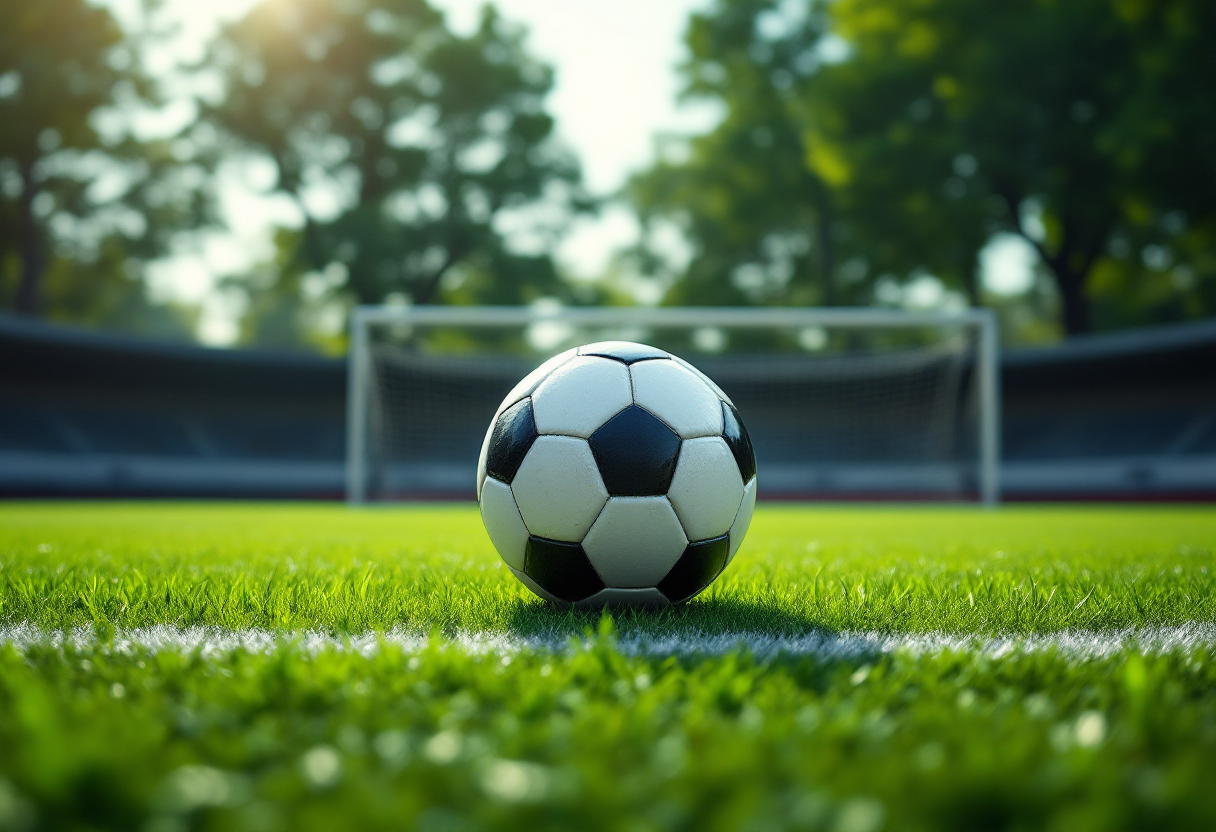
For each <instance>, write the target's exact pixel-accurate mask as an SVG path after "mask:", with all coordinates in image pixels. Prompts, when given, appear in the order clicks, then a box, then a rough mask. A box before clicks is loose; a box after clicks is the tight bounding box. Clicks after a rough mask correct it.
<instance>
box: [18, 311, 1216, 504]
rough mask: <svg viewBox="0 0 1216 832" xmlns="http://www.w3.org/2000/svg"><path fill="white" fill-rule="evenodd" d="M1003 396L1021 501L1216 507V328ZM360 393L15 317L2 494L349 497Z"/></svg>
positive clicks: (271, 365)
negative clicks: (349, 452) (346, 488)
mask: <svg viewBox="0 0 1216 832" xmlns="http://www.w3.org/2000/svg"><path fill="white" fill-rule="evenodd" d="M515 370H516V368H512V372H515ZM449 383H459V380H452V381H450V382H449ZM1002 388H1003V404H1004V407H1003V421H1004V429H1003V438H1004V467H1003V474H1002V484H1003V488H1004V491H1005V496H1006V497H1007V498H1009V499H1199V500H1212V499H1216V321H1205V322H1200V323H1193V324H1184V325H1177V326H1171V327H1163V328H1157V329H1150V330H1140V331H1133V332H1126V333H1119V334H1113V335H1095V336H1090V337H1087V338H1080V339H1074V340H1073V341H1070V342H1069V343H1067V344H1064V345H1062V346H1058V347H1051V348H1041V349H1027V350H1016V351H1009V352H1007V353H1006V354H1005V355H1004V357H1003V359H1002ZM345 395H346V368H345V364H344V362H342V361H337V360H332V359H326V358H320V357H312V356H305V355H299V354H292V353H271V352H262V351H233V350H215V349H206V348H202V347H193V346H183V345H175V344H163V343H152V342H148V341H145V340H138V339H133V338H127V337H122V336H115V335H103V334H99V333H93V332H85V331H79V330H71V329H64V328H59V327H54V326H49V325H46V324H43V323H38V322H33V321H29V320H26V319H20V318H14V317H9V316H0V495H3V496H7V497H23V496H29V497H32V496H113V497H137V496H138V497H148V496H152V497H155V496H161V497H233V498H236V497H264V498H271V497H282V498H301V497H303V498H323V499H325V498H328V499H333V498H339V497H341V495H342V493H343V484H344V483H343V476H344V469H343V454H344V449H345V442H344V419H345ZM453 418H455V416H454V417H453ZM478 429H479V430H480V428H478ZM759 444H760V443H759V442H758V445H759ZM453 473H454V474H455V473H459V472H453ZM459 479H460V478H459V477H457V478H455V479H453V480H452V481H453V482H456V481H458V480H459ZM472 479H473V478H472V473H471V471H470V472H468V480H469V483H470V484H469V486H468V492H469V494H470V495H471V492H472ZM458 496H464V494H463V490H461V491H460V492H459V494H458ZM819 496H824V495H819Z"/></svg>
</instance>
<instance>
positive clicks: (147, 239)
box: [0, 0, 206, 334]
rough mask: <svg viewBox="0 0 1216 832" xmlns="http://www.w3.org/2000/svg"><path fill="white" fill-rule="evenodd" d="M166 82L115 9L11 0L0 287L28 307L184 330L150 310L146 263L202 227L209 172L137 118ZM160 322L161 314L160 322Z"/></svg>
mask: <svg viewBox="0 0 1216 832" xmlns="http://www.w3.org/2000/svg"><path fill="white" fill-rule="evenodd" d="M155 100H156V89H155V86H154V84H153V83H152V82H151V81H150V79H149V78H148V77H147V76H146V75H145V74H144V72H143V71H142V68H141V65H140V61H139V54H138V50H137V48H136V46H135V44H134V43H133V41H132V39H131V38H130V36H129V35H128V33H124V32H123V31H122V30H121V29H120V28H119V26H118V24H117V22H116V21H115V20H114V18H113V17H112V16H111V15H110V13H109V12H108V11H106V10H105V9H103V8H100V7H98V6H96V5H94V4H92V3H88V2H84V0H8V2H5V3H2V4H0V295H2V296H3V301H2V302H3V304H4V305H5V306H9V307H11V308H14V309H16V310H17V311H19V312H22V313H26V314H41V313H45V314H48V315H50V316H52V317H60V318H70V319H76V320H93V321H97V320H100V319H108V320H109V322H110V323H112V324H117V325H120V326H127V327H130V328H140V327H142V326H144V325H150V326H152V327H153V328H154V329H156V330H157V331H159V332H161V333H162V334H165V333H168V332H173V333H174V334H177V332H178V331H179V330H180V325H179V323H178V322H174V321H173V320H171V319H172V315H169V316H168V317H166V316H165V315H159V316H157V315H153V316H151V319H149V318H148V316H146V315H145V314H144V312H146V311H147V310H146V306H147V304H146V301H145V300H144V295H143V291H142V284H141V283H140V280H139V279H140V277H141V276H142V270H143V266H144V263H145V262H146V261H147V260H148V259H150V258H154V257H156V256H158V255H160V254H163V253H164V252H165V251H166V249H167V247H168V245H169V242H170V239H171V237H172V235H173V234H174V233H176V232H178V231H180V230H182V229H184V228H189V227H193V226H195V225H197V224H198V223H199V222H201V221H202V220H203V219H204V217H205V216H206V203H205V199H204V197H203V195H202V191H201V190H200V189H199V188H198V187H197V185H198V184H199V183H200V181H201V179H202V173H201V170H200V169H199V168H197V166H195V167H193V168H191V167H190V166H189V165H184V164H183V163H182V159H181V158H180V156H181V154H180V153H175V149H174V147H173V145H172V142H171V138H172V137H170V138H168V139H166V138H157V139H140V138H138V137H137V136H136V135H135V134H134V132H133V131H132V129H131V126H130V123H129V120H128V118H127V116H129V115H130V112H131V111H132V110H133V109H134V108H138V107H140V106H144V107H149V106H152V105H153V103H154V102H155ZM153 319H155V320H153Z"/></svg>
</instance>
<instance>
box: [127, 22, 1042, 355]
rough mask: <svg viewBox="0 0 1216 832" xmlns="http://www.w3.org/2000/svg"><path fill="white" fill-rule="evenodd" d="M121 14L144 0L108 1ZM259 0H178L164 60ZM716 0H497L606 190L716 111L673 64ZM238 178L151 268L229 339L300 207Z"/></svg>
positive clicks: (596, 221) (621, 219)
mask: <svg viewBox="0 0 1216 832" xmlns="http://www.w3.org/2000/svg"><path fill="white" fill-rule="evenodd" d="M104 1H105V2H108V4H109V5H111V6H113V7H115V8H116V10H119V11H120V12H121V11H122V10H123V9H124V8H128V9H129V8H131V7H132V6H133V4H135V3H137V2H138V0H104ZM254 2H255V0H208V2H199V0H173V5H172V8H173V9H174V10H175V14H176V15H177V16H179V17H180V19H181V20H182V22H183V23H184V24H185V25H184V27H183V31H184V33H185V34H184V36H183V40H182V42H181V43H180V44H177V45H175V46H174V47H172V48H171V49H169V50H166V51H165V54H164V55H163V56H162V60H164V61H166V62H171V61H172V60H175V59H176V60H190V59H191V58H192V57H197V56H196V55H192V54H191V52H193V51H196V50H198V49H199V48H200V47H201V44H202V43H203V42H204V41H205V39H206V38H207V37H208V36H209V35H210V34H211V33H212V32H213V31H214V29H215V26H216V22H217V21H218V20H219V19H223V18H228V19H230V18H233V17H235V16H237V15H239V14H241V13H242V12H243V11H244V10H245V9H248V8H249V7H251V6H252V5H253V3H254ZM432 2H434V3H435V5H436V6H438V7H439V8H442V9H444V10H445V11H446V13H447V15H448V21H449V24H450V25H451V26H452V27H453V28H454V29H455V30H456V31H458V32H469V31H470V30H471V29H472V28H473V27H474V26H475V25H476V22H477V19H478V14H479V11H480V9H481V6H482V5H483V2H484V0H432ZM707 3H708V0H496V5H497V7H498V8H499V10H500V11H501V12H502V13H503V15H504V16H505V17H507V18H508V19H510V20H513V21H517V22H520V23H522V24H524V25H525V26H526V27H527V29H528V30H529V32H530V34H529V38H528V44H529V48H530V49H531V50H532V51H533V53H534V54H536V55H538V56H539V57H541V58H542V59H544V60H546V61H547V62H549V63H550V64H551V65H553V66H554V67H555V69H556V86H555V88H554V91H553V93H552V95H551V97H550V110H551V112H552V113H553V114H554V116H555V117H556V119H557V124H558V130H559V132H560V135H561V137H562V139H563V140H565V141H566V142H567V143H568V144H569V145H570V146H571V147H572V148H573V149H574V151H575V152H576V153H577V154H578V156H579V158H580V159H581V161H582V163H583V170H584V175H585V177H586V181H587V184H588V185H589V186H590V187H591V188H592V189H593V190H594V191H595V192H597V193H599V194H603V195H607V194H611V193H613V192H615V191H617V190H618V189H619V188H620V187H621V186H622V185H623V184H624V182H625V180H626V179H627V177H628V176H629V174H630V173H631V172H633V171H636V170H639V169H641V168H644V167H645V166H646V165H647V164H648V162H649V161H650V160H651V159H652V158H653V147H654V140H655V137H656V135H657V134H660V133H663V132H697V131H701V130H704V129H706V128H707V127H708V126H710V125H712V123H713V120H714V118H715V116H716V114H715V113H714V112H713V111H712V110H710V109H706V108H705V107H696V106H681V105H680V104H679V103H678V102H677V96H678V92H679V88H680V81H679V78H678V76H677V73H676V66H677V65H678V63H679V62H680V61H681V60H682V58H683V55H684V47H683V33H684V28H685V25H686V23H687V20H688V16H689V14H690V13H691V12H692V11H694V10H695V9H698V8H702V7H704V6H706V5H707ZM222 175H226V176H227V177H228V178H229V181H230V182H231V184H230V185H229V186H228V187H227V188H226V189H225V195H224V207H225V211H226V214H227V217H228V220H229V222H230V224H231V225H232V227H233V229H234V230H233V231H232V232H231V233H229V234H225V235H219V236H216V237H213V238H211V239H209V240H207V241H206V242H205V243H204V244H203V245H202V246H201V249H200V250H199V251H197V252H186V253H183V255H182V256H180V257H177V258H174V259H173V260H171V261H169V262H167V263H165V264H162V266H161V267H160V268H158V269H156V270H155V271H154V272H153V274H152V275H151V284H152V291H153V293H154V294H156V295H159V296H161V297H165V298H169V297H176V298H181V299H183V300H186V299H189V300H200V299H201V300H204V315H203V321H202V324H201V327H202V332H201V334H202V336H203V338H204V340H206V341H208V342H210V343H217V344H221V343H230V342H231V341H232V340H233V338H234V337H235V335H236V330H235V320H234V317H235V312H236V310H234V309H233V308H232V303H231V298H227V299H226V298H223V297H221V296H218V295H215V293H213V292H212V291H211V290H212V287H213V285H214V277H215V275H217V274H222V273H224V272H228V273H231V272H233V271H237V270H240V269H241V268H242V267H245V266H248V265H250V264H252V263H254V262H257V261H258V260H260V259H263V258H265V257H266V256H267V254H268V253H269V228H270V227H271V226H272V225H273V224H274V223H280V222H284V221H290V218H291V215H292V209H290V208H289V207H287V206H285V205H284V204H283V203H282V202H276V201H274V200H267V199H263V198H258V197H256V196H255V195H253V194H252V193H250V192H249V191H248V189H247V188H242V187H241V186H240V185H238V184H237V182H238V180H240V179H242V178H244V177H243V176H242V175H241V174H239V173H238V172H236V171H227V172H222ZM636 232H637V227H636V223H635V222H634V221H633V219H632V216H631V214H630V213H629V212H628V211H627V210H626V209H624V208H622V207H615V208H609V209H607V210H606V211H605V212H603V214H601V215H600V216H599V217H597V218H589V219H584V220H580V221H579V222H578V223H577V224H576V225H575V227H574V228H573V229H572V232H571V234H570V235H569V237H568V238H567V239H566V240H565V242H564V243H563V244H562V246H561V248H560V250H559V252H558V257H559V259H560V260H561V261H562V263H563V265H565V266H566V268H567V269H569V270H571V271H572V272H573V273H575V274H578V275H582V276H594V275H596V274H598V273H600V272H601V271H602V270H603V268H604V266H605V265H606V264H607V261H608V258H609V256H610V255H611V253H612V252H613V251H614V250H615V249H617V248H619V247H621V246H624V245H626V244H628V243H629V242H631V241H632V240H633V239H635V235H636ZM983 262H984V266H985V281H986V283H987V284H988V285H989V287H990V288H991V289H993V290H995V291H1004V292H1013V291H1020V290H1021V289H1024V288H1025V287H1027V286H1028V285H1029V269H1030V266H1029V263H1031V262H1033V261H1032V260H1028V259H1027V257H1026V251H1025V246H1024V244H1021V243H1019V242H1017V241H1016V240H1014V239H1013V238H1008V239H1003V240H999V241H997V242H996V243H995V244H994V246H990V247H989V250H987V251H986V252H985V257H984V261H983Z"/></svg>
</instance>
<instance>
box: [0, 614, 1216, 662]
mask: <svg viewBox="0 0 1216 832" xmlns="http://www.w3.org/2000/svg"><path fill="white" fill-rule="evenodd" d="M435 640H436V641H437V643H438V644H437V646H438V647H439V648H440V649H445V650H456V651H459V652H462V653H467V654H470V655H510V654H518V653H553V654H560V653H565V652H570V651H573V650H579V649H586V648H587V647H588V646H590V645H591V644H592V640H590V639H587V638H585V637H582V636H579V635H574V634H571V633H569V632H564V631H563V632H559V631H556V630H555V631H552V632H549V633H540V634H528V635H524V634H518V633H511V632H499V631H459V632H457V633H456V635H454V636H450V637H447V636H441V637H438V638H437V639H435ZM431 642H432V637H431V636H430V635H428V634H427V633H425V632H422V631H420V630H407V629H402V628H395V629H391V630H386V631H383V632H367V633H360V634H355V635H338V636H335V635H331V634H328V633H324V632H320V631H314V630H297V631H278V630H269V629H260V628H249V629H230V628H223V627H204V626H194V627H177V626H173V625H168V624H157V625H152V626H148V627H136V628H132V629H126V630H118V631H116V632H114V634H113V635H112V636H111V637H110V638H106V639H99V638H98V636H97V634H96V632H95V631H94V629H93V628H91V627H78V628H76V629H74V630H70V631H63V630H50V629H44V628H40V627H37V626H35V625H32V624H25V623H21V624H8V625H4V626H0V646H5V645H7V646H10V647H12V648H13V649H15V650H17V651H18V652H19V653H27V652H30V651H32V650H38V649H53V650H59V651H63V652H69V651H73V652H100V653H105V654H113V655H134V654H139V653H149V652H150V653H158V652H175V653H196V652H197V653H199V654H201V655H203V656H205V657H206V656H220V655H225V654H228V653H232V652H235V651H245V652H251V653H270V652H274V651H276V650H297V651H300V652H303V653H309V654H315V653H321V652H326V651H336V652H351V653H357V654H359V655H362V656H368V657H370V656H373V655H375V654H376V653H378V652H380V651H381V650H382V649H384V648H389V649H396V650H401V651H404V652H407V653H416V652H421V651H423V650H426V649H429V648H431V647H432V646H433V645H432V643H431ZM612 643H613V645H614V646H615V648H616V649H617V650H618V651H619V652H621V653H623V654H625V655H631V656H660V657H664V656H707V657H712V656H723V655H727V654H729V653H735V652H747V653H751V654H752V655H754V656H756V657H758V658H776V657H779V656H790V657H800V656H807V657H815V658H824V659H860V658H865V657H867V656H881V655H887V654H910V655H935V654H942V653H966V654H972V655H984V656H988V657H991V658H1000V657H1002V656H1013V655H1021V654H1032V653H1058V654H1060V655H1063V656H1066V657H1068V658H1076V659H1100V658H1105V657H1107V656H1114V655H1118V654H1121V653H1131V652H1135V653H1141V654H1144V655H1155V654H1162V653H1174V652H1183V653H1185V652H1191V651H1194V650H1197V649H1202V648H1210V649H1211V648H1216V622H1187V623H1185V624H1179V625H1172V626H1155V627H1128V628H1122V629H1107V630H1061V631H1057V632H1050V633H1027V634H1015V633H1008V634H997V635H992V634H966V633H961V634H960V633H940V632H929V633H881V632H872V631H843V632H826V631H825V632H811V633H805V634H799V635H775V634H771V633H764V632H758V631H747V632H738V633H703V632H698V631H687V630H685V631H673V632H669V633H652V632H640V631H628V630H627V631H625V632H622V633H619V634H618V635H617V636H615V637H614V638H613V639H612Z"/></svg>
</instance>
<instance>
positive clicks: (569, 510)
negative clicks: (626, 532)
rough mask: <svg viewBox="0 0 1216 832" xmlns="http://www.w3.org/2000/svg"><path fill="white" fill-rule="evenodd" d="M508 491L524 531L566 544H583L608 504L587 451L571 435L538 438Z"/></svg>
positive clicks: (588, 448)
mask: <svg viewBox="0 0 1216 832" xmlns="http://www.w3.org/2000/svg"><path fill="white" fill-rule="evenodd" d="M511 491H512V493H513V494H514V496H515V503H516V505H518V506H519V513H520V515H521V516H522V517H523V520H524V525H525V526H527V527H528V531H530V532H531V533H532V534H534V535H536V536H537V537H545V538H548V539H550V540H563V541H568V542H571V543H577V542H578V541H580V540H582V539H583V535H585V534H586V533H587V530H588V529H590V528H591V524H592V523H593V522H595V518H596V517H597V516H598V515H599V513H600V509H601V508H603V506H604V503H605V502H607V501H608V490H607V489H606V488H604V481H603V479H602V478H601V477H600V472H599V469H598V468H597V467H596V464H595V457H594V456H593V455H592V454H591V446H590V445H588V444H587V440H585V439H578V438H576V437H572V436H540V437H537V439H536V441H535V442H533V443H532V447H531V448H529V449H528V453H527V456H525V457H524V461H523V462H522V463H521V464H520V466H519V470H518V471H516V472H515V477H514V478H513V479H512V480H511Z"/></svg>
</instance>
